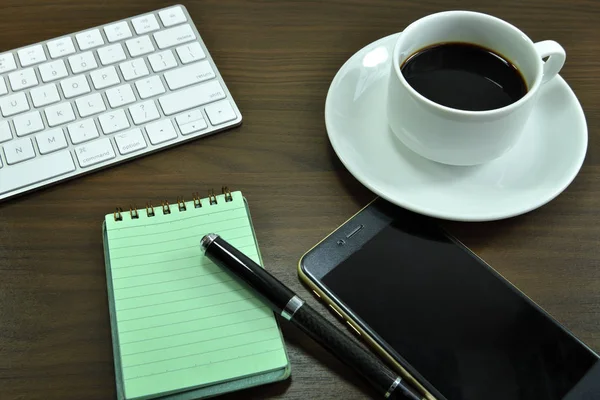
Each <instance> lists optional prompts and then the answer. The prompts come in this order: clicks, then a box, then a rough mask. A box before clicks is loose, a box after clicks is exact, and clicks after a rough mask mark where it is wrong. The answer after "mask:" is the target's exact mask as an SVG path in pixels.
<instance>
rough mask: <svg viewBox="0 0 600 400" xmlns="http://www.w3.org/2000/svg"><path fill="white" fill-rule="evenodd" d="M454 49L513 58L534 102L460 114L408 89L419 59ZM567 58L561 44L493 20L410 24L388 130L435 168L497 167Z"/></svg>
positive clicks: (393, 77) (399, 56)
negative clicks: (406, 65) (463, 46)
mask: <svg viewBox="0 0 600 400" xmlns="http://www.w3.org/2000/svg"><path fill="white" fill-rule="evenodd" d="M447 42H466V43H472V44H476V45H480V46H483V47H485V48H488V49H491V50H493V51H495V52H497V53H499V54H501V55H502V56H504V57H506V58H507V59H508V60H509V61H511V62H512V63H513V64H514V65H515V66H516V67H517V68H518V70H519V71H520V72H521V74H522V75H523V77H524V78H525V82H526V84H527V88H528V91H527V94H526V95H525V96H523V97H522V98H521V99H519V100H518V101H516V102H514V103H512V104H510V105H508V106H505V107H502V108H497V109H493V110H489V111H464V110H459V109H455V108H450V107H446V106H443V105H441V104H438V103H435V102H433V101H431V100H429V99H428V98H426V97H424V96H423V95H421V94H420V93H418V92H417V91H416V90H415V89H413V88H412V87H411V86H410V85H409V83H408V82H407V81H406V79H405V78H404V76H403V75H402V72H401V71H400V66H401V65H402V63H403V62H404V61H405V60H406V59H407V58H408V57H410V56H411V55H413V54H414V53H415V52H417V51H419V50H421V49H423V48H426V47H428V46H431V45H435V44H440V43H447ZM545 57H548V59H547V60H546V61H545V62H544V60H543V58H545ZM565 57H566V56H565V51H564V49H563V48H562V47H561V46H560V45H559V44H558V43H556V42H554V41H551V40H547V41H543V42H538V43H533V42H532V41H531V39H530V38H529V37H527V35H525V34H524V33H523V32H521V31H520V30H519V29H517V28H516V27H514V26H513V25H511V24H509V23H508V22H505V21H503V20H501V19H498V18H495V17H492V16H490V15H486V14H481V13H476V12H470V11H447V12H441V13H437V14H432V15H429V16H427V17H424V18H422V19H419V20H417V21H415V22H413V23H412V24H410V25H409V26H408V27H407V28H406V29H405V30H404V32H403V33H402V34H401V35H400V36H399V38H398V41H397V43H396V45H395V47H394V52H393V56H392V73H391V74H390V80H389V86H388V103H387V118H388V123H389V126H390V128H391V129H392V131H393V132H394V134H395V135H396V136H397V137H398V139H399V140H401V141H402V143H404V145H405V146H406V147H408V148H409V149H411V150H412V151H414V152H415V153H417V154H420V155H421V156H423V157H425V158H428V159H430V160H433V161H437V162H440V163H444V164H451V165H477V164H482V163H485V162H488V161H491V160H494V159H496V158H498V157H500V156H501V155H503V154H504V153H506V152H507V151H509V150H510V149H511V148H512V147H513V146H514V145H515V144H516V142H517V141H518V139H519V137H520V136H521V134H522V132H523V128H524V127H525V124H526V123H527V120H528V118H529V115H530V114H531V111H532V110H533V107H534V105H535V101H536V98H537V96H538V93H539V91H540V88H541V87H542V85H543V84H544V83H546V82H548V81H549V80H550V79H552V78H553V77H555V76H556V75H557V74H558V72H559V71H560V69H561V68H562V66H563V64H564V62H565Z"/></svg>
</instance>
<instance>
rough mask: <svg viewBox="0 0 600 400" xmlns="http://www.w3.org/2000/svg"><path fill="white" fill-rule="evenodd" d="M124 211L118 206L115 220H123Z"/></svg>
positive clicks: (114, 215) (114, 214)
mask: <svg viewBox="0 0 600 400" xmlns="http://www.w3.org/2000/svg"><path fill="white" fill-rule="evenodd" d="M122 212H123V209H122V208H121V207H117V208H116V209H115V212H114V213H113V217H114V219H115V221H123V214H121V213H122Z"/></svg>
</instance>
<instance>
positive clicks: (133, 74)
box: [119, 58, 150, 81]
mask: <svg viewBox="0 0 600 400" xmlns="http://www.w3.org/2000/svg"><path fill="white" fill-rule="evenodd" d="M119 68H120V69H121V73H122V74H123V78H125V80H126V81H130V80H132V79H137V78H141V77H143V76H146V75H148V74H149V73H150V71H148V67H147V66H146V62H145V61H144V59H143V58H137V59H135V60H131V61H127V62H124V63H122V64H119Z"/></svg>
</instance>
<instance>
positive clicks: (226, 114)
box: [205, 100, 236, 125]
mask: <svg viewBox="0 0 600 400" xmlns="http://www.w3.org/2000/svg"><path fill="white" fill-rule="evenodd" d="M205 111H206V115H208V119H209V120H210V123H211V124H213V125H220V124H223V123H225V122H228V121H231V120H234V119H235V118H236V115H235V111H233V107H231V104H230V103H229V101H228V100H225V101H219V102H218V103H214V104H210V105H208V106H206V108H205Z"/></svg>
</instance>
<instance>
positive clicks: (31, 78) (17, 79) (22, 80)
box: [8, 68, 38, 91]
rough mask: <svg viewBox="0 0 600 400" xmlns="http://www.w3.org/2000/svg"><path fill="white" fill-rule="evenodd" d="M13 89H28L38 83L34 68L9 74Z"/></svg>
mask: <svg viewBox="0 0 600 400" xmlns="http://www.w3.org/2000/svg"><path fill="white" fill-rule="evenodd" d="M8 80H9V81H10V87H12V90H14V91H17V90H22V89H27V88H30V87H32V86H35V85H37V84H38V80H37V77H36V76H35V71H34V70H33V68H26V69H22V70H20V71H16V72H13V73H11V74H9V75H8Z"/></svg>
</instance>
